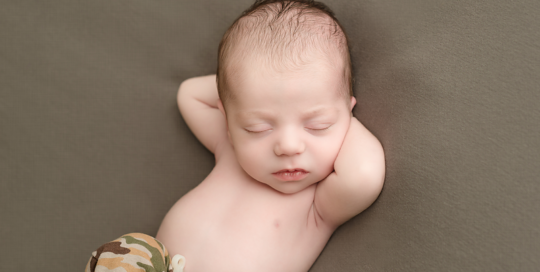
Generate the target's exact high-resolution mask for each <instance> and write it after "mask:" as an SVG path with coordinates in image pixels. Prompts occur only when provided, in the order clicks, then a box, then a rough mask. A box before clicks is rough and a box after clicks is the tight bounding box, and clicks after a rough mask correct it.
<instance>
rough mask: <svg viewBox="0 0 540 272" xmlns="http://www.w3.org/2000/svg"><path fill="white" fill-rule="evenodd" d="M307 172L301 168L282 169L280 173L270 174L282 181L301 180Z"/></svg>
mask: <svg viewBox="0 0 540 272" xmlns="http://www.w3.org/2000/svg"><path fill="white" fill-rule="evenodd" d="M308 173H309V172H307V171H306V170H304V169H301V168H295V169H283V170H281V171H278V172H275V173H272V175H273V176H274V177H276V178H278V179H280V180H283V181H294V180H301V179H303V178H305V177H306V176H307V174H308Z"/></svg>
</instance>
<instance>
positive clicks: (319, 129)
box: [308, 126, 330, 131]
mask: <svg viewBox="0 0 540 272" xmlns="http://www.w3.org/2000/svg"><path fill="white" fill-rule="evenodd" d="M329 128H330V126H328V127H325V128H308V129H309V130H314V131H325V130H327V129H329Z"/></svg>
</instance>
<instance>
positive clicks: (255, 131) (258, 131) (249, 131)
mask: <svg viewBox="0 0 540 272" xmlns="http://www.w3.org/2000/svg"><path fill="white" fill-rule="evenodd" d="M244 130H245V131H247V132H248V133H262V132H266V131H269V130H270V129H266V130H249V129H247V128H245V129H244Z"/></svg>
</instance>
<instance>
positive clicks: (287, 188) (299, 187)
mask: <svg viewBox="0 0 540 272" xmlns="http://www.w3.org/2000/svg"><path fill="white" fill-rule="evenodd" d="M255 180H257V181H259V182H260V183H264V184H266V185H268V186H270V187H271V188H273V189H274V190H276V191H278V192H280V193H283V194H295V193H298V192H301V191H303V190H304V189H306V188H308V187H309V186H311V185H313V184H315V183H317V182H319V181H321V179H318V180H317V179H307V180H301V181H278V182H276V181H271V182H268V181H264V180H258V179H255Z"/></svg>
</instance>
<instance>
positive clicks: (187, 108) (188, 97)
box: [178, 75, 228, 154]
mask: <svg viewBox="0 0 540 272" xmlns="http://www.w3.org/2000/svg"><path fill="white" fill-rule="evenodd" d="M218 101H219V96H218V91H217V85H216V75H208V76H202V77H194V78H190V79H187V80H185V81H184V82H182V84H181V85H180V88H179V89H178V107H179V108H180V112H181V113H182V117H183V118H184V120H185V121H186V123H187V125H188V126H189V128H190V129H191V131H192V132H193V134H195V136H196V137H197V139H199V141H201V143H202V144H203V145H204V146H205V147H206V148H208V150H210V151H211V152H212V153H214V154H215V153H216V148H217V146H218V145H219V144H220V143H221V142H223V141H228V138H227V128H226V123H225V117H224V116H223V114H222V113H221V112H220V111H219V109H218V106H217V105H218Z"/></svg>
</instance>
